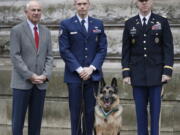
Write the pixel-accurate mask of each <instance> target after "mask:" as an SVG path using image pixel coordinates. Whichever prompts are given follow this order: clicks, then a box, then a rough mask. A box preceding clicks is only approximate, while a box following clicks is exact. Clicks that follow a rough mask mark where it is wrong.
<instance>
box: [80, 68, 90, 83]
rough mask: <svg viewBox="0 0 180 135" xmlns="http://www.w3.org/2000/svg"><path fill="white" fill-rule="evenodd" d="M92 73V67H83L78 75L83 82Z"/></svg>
mask: <svg viewBox="0 0 180 135" xmlns="http://www.w3.org/2000/svg"><path fill="white" fill-rule="evenodd" d="M92 73H93V68H92V67H84V68H83V71H82V72H80V73H79V75H80V77H81V78H82V79H83V80H88V79H89V78H90V76H91V74H92Z"/></svg>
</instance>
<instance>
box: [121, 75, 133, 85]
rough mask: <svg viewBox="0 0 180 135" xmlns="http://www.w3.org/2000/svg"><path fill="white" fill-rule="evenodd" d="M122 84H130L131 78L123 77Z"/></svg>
mask: <svg viewBox="0 0 180 135" xmlns="http://www.w3.org/2000/svg"><path fill="white" fill-rule="evenodd" d="M123 83H126V84H129V85H130V84H131V78H130V77H125V78H124V79H123Z"/></svg>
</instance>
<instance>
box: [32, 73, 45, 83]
mask: <svg viewBox="0 0 180 135" xmlns="http://www.w3.org/2000/svg"><path fill="white" fill-rule="evenodd" d="M30 80H31V82H32V83H33V84H42V83H43V82H44V81H45V80H46V76H44V75H36V74H33V75H32V77H31V78H30Z"/></svg>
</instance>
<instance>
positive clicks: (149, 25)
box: [146, 13, 156, 32]
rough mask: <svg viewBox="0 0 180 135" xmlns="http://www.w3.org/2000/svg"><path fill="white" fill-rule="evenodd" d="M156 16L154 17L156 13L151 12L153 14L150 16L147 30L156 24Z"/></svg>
mask: <svg viewBox="0 0 180 135" xmlns="http://www.w3.org/2000/svg"><path fill="white" fill-rule="evenodd" d="M155 21H156V20H155V18H154V14H153V13H151V16H150V18H149V21H148V24H147V28H146V32H147V31H149V30H151V28H152V26H153V25H154V24H155Z"/></svg>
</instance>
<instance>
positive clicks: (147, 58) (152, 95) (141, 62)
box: [122, 0, 173, 135]
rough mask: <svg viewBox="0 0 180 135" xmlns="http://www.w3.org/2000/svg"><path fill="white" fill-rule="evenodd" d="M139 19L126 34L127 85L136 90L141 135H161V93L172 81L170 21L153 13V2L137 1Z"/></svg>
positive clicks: (131, 22)
mask: <svg viewBox="0 0 180 135" xmlns="http://www.w3.org/2000/svg"><path fill="white" fill-rule="evenodd" d="M136 4H137V7H138V9H139V15H137V16H134V17H132V18H130V19H129V20H127V21H126V23H125V28H124V33H123V46H122V67H123V71H122V73H123V81H124V82H125V83H128V84H131V85H132V87H133V96H134V99H135V104H136V115H137V127H138V135H148V116H147V105H148V102H149V104H150V115H151V135H159V118H160V108H161V92H162V85H163V83H165V82H167V81H168V80H170V79H171V75H172V70H173V67H172V66H173V39H172V33H171V30H170V27H169V24H168V21H167V19H165V18H163V17H161V16H159V15H157V14H154V13H152V12H151V9H152V5H153V0H136Z"/></svg>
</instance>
